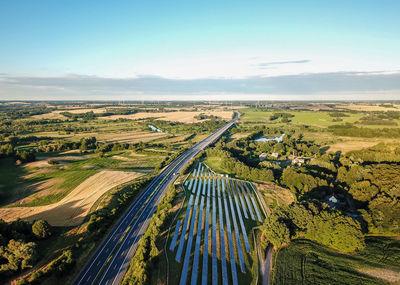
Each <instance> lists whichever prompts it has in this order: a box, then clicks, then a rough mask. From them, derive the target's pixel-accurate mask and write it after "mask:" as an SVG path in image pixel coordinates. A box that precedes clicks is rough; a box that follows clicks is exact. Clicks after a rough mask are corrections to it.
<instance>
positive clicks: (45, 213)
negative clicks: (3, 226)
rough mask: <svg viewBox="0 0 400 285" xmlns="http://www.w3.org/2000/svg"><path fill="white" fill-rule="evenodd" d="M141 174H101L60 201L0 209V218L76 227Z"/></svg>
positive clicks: (107, 172)
mask: <svg viewBox="0 0 400 285" xmlns="http://www.w3.org/2000/svg"><path fill="white" fill-rule="evenodd" d="M141 175H143V174H141V173H136V172H123V171H110V170H103V171H101V172H99V173H97V174H95V175H93V176H91V177H89V178H88V179H86V180H85V181H83V182H82V183H81V184H80V185H78V186H77V187H76V188H75V189H74V190H72V191H71V192H70V193H69V194H68V195H67V196H66V197H65V198H63V199H62V200H61V201H59V202H57V203H54V204H50V205H46V206H37V207H13V208H0V217H1V218H2V219H3V220H5V221H7V222H9V221H13V220H16V219H17V218H21V219H26V220H28V221H33V220H37V219H44V220H46V221H48V222H49V223H50V224H51V225H53V226H75V225H78V224H80V223H82V221H83V220H84V218H85V217H86V216H87V215H88V214H89V211H90V209H91V207H92V206H93V204H94V203H95V202H96V201H97V200H98V199H99V198H100V197H101V196H102V195H103V194H104V193H106V192H107V191H108V190H110V189H112V188H113V187H115V186H117V185H120V184H123V183H126V182H128V181H131V180H133V179H135V178H137V177H139V176H141Z"/></svg>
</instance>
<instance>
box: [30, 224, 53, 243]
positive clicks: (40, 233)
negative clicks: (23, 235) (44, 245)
mask: <svg viewBox="0 0 400 285" xmlns="http://www.w3.org/2000/svg"><path fill="white" fill-rule="evenodd" d="M32 233H33V234H34V235H35V236H36V237H38V238H40V239H44V238H48V237H49V236H51V226H50V225H49V223H48V222H47V221H45V220H38V221H35V222H34V223H33V225H32Z"/></svg>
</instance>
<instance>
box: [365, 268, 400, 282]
mask: <svg viewBox="0 0 400 285" xmlns="http://www.w3.org/2000/svg"><path fill="white" fill-rule="evenodd" d="M358 271H360V272H361V273H364V274H367V275H370V276H373V277H376V278H379V279H382V280H385V281H387V282H389V283H395V284H399V283H398V282H400V272H399V271H395V270H390V269H384V268H360V269H358Z"/></svg>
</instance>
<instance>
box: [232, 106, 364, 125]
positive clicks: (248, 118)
mask: <svg viewBox="0 0 400 285" xmlns="http://www.w3.org/2000/svg"><path fill="white" fill-rule="evenodd" d="M240 112H241V113H242V115H241V118H240V119H241V120H242V121H243V122H269V123H279V122H280V120H279V119H277V120H274V121H270V120H269V117H270V116H272V114H274V113H277V112H285V113H290V114H292V115H294V117H293V118H290V120H291V122H290V123H291V124H302V125H313V126H319V127H328V126H331V125H336V124H343V123H355V122H356V121H358V120H359V119H360V118H361V117H363V116H364V115H363V114H361V113H346V114H347V115H349V117H343V118H342V119H343V121H341V122H333V119H334V118H333V117H331V116H330V115H329V112H321V111H320V112H318V111H297V110H268V111H265V110H257V109H243V110H241V111H240ZM290 123H289V124H290Z"/></svg>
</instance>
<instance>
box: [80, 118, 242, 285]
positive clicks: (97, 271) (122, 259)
mask: <svg viewBox="0 0 400 285" xmlns="http://www.w3.org/2000/svg"><path fill="white" fill-rule="evenodd" d="M237 118H238V113H235V117H234V118H233V119H232V120H231V121H229V122H227V123H226V124H225V125H224V126H223V127H221V128H220V129H218V130H217V131H216V132H215V133H213V134H212V135H210V136H208V137H207V138H205V139H204V140H202V141H201V142H199V143H198V144H196V145H195V146H193V147H192V148H191V149H189V150H187V151H186V152H185V153H183V154H182V155H180V156H179V157H178V158H176V159H175V160H174V161H173V162H172V163H171V164H170V165H169V166H168V167H166V168H165V169H164V170H163V171H162V172H161V173H160V174H159V175H158V176H157V177H156V178H155V179H154V180H153V181H152V182H151V183H150V184H149V185H148V186H147V188H146V189H145V190H144V191H143V192H142V194H141V195H140V196H139V197H138V198H137V199H136V200H135V201H134V203H133V204H132V205H131V206H130V207H129V209H128V210H127V211H126V212H125V214H124V216H123V217H122V218H121V219H120V220H119V222H118V223H117V224H116V225H115V227H114V229H113V230H112V231H111V232H110V233H109V235H108V236H107V237H106V238H105V239H104V241H103V242H102V243H101V245H100V246H99V247H98V248H97V250H96V252H95V253H94V254H93V256H92V257H91V258H90V260H89V261H88V263H87V264H86V265H85V267H84V268H83V270H82V271H81V272H80V273H79V275H78V276H77V278H76V279H75V282H74V284H75V285H83V284H95V283H98V284H120V283H121V281H122V279H123V276H124V273H125V271H126V270H127V269H128V266H129V261H130V259H131V258H132V257H133V254H134V253H135V250H136V247H137V245H138V241H139V239H140V238H141V236H142V235H143V234H144V232H145V231H146V229H147V227H148V225H149V222H150V219H151V217H152V215H153V213H154V212H155V210H156V209H157V205H158V202H159V201H160V199H161V198H162V197H163V196H164V194H165V192H166V191H167V190H168V188H169V186H170V185H171V184H172V183H173V182H174V181H175V180H176V179H177V177H178V175H176V174H179V173H180V172H181V170H182V169H183V168H184V167H185V166H186V165H187V164H188V163H189V162H190V161H191V160H192V159H193V157H195V156H196V155H197V154H198V153H199V152H200V151H202V150H203V149H205V148H206V147H208V146H209V145H210V144H211V143H213V142H214V141H215V140H217V139H218V138H219V137H220V136H221V135H222V134H223V133H224V132H225V131H226V130H227V129H229V128H230V127H231V126H232V125H233V124H234V123H235V122H236V120H237ZM132 221H134V222H133V224H132ZM114 251H115V252H114Z"/></svg>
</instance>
